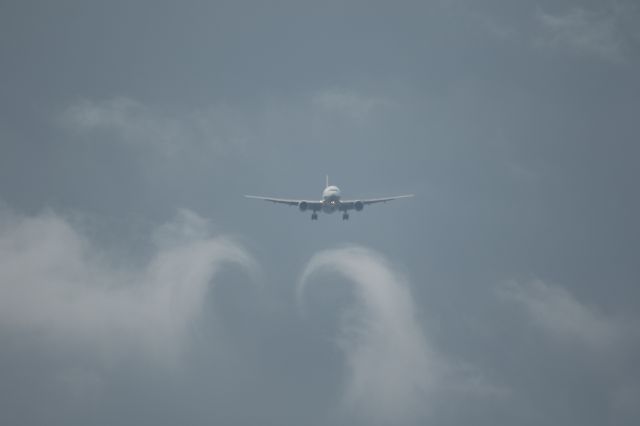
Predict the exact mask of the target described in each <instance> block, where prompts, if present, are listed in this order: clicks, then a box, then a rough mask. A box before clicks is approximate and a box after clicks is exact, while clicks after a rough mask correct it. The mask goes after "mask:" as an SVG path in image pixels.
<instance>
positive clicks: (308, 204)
mask: <svg viewBox="0 0 640 426" xmlns="http://www.w3.org/2000/svg"><path fill="white" fill-rule="evenodd" d="M245 197H246V198H253V199H256V200H264V201H270V202H272V203H276V204H287V205H289V206H301V205H304V206H305V210H307V209H309V210H314V211H317V210H320V209H321V208H322V202H321V201H307V200H290V199H286V198H271V197H261V196H259V195H245ZM302 203H304V204H302Z"/></svg>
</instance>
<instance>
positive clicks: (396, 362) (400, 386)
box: [297, 246, 442, 424]
mask: <svg viewBox="0 0 640 426" xmlns="http://www.w3.org/2000/svg"><path fill="white" fill-rule="evenodd" d="M320 271H328V272H337V273H339V274H341V275H343V276H345V277H346V278H347V279H349V280H350V281H351V282H353V284H354V286H355V290H356V291H355V294H356V299H357V307H358V310H357V312H358V314H357V315H356V317H357V318H355V320H354V321H343V324H342V330H341V333H342V337H343V339H342V340H343V342H344V345H343V347H342V349H343V350H344V353H345V356H346V363H347V365H348V369H349V377H348V380H347V383H346V390H345V395H344V402H345V404H346V406H347V408H348V409H350V410H353V411H354V412H355V413H356V414H358V415H363V416H365V417H367V418H369V419H370V420H372V421H373V420H375V421H379V422H380V423H381V424H389V422H392V423H395V424H398V422H403V421H411V420H414V419H416V418H417V417H419V416H421V415H424V414H425V413H426V411H425V409H426V406H428V394H429V392H430V391H431V390H432V389H433V388H434V385H435V383H436V382H437V381H438V377H439V376H440V375H441V374H442V366H441V365H440V362H439V361H438V359H437V356H436V355H435V353H434V351H433V350H432V348H431V347H430V345H429V343H428V341H427V339H426V338H425V336H424V334H423V332H422V330H421V329H420V326H419V324H418V322H417V321H416V318H415V313H414V304H413V301H412V299H411V294H410V292H409V287H408V285H407V283H406V281H405V280H404V278H403V277H402V276H401V275H400V274H398V273H397V272H396V271H394V270H393V268H392V267H391V266H390V265H389V264H388V263H387V261H386V260H385V259H384V258H383V257H382V256H381V255H379V254H377V253H375V252H373V251H371V250H369V249H366V248H363V247H357V246H353V247H346V248H339V249H334V250H326V251H322V252H319V253H317V254H316V255H314V256H313V257H312V258H311V260H310V261H309V262H308V264H307V265H306V267H305V269H304V272H303V273H302V276H301V278H300V281H299V284H298V288H297V292H298V300H299V303H302V301H303V298H304V292H305V288H306V287H307V285H308V284H309V282H310V278H311V276H312V275H314V274H316V273H317V272H320ZM425 403H426V404H425Z"/></svg>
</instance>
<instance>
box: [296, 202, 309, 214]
mask: <svg viewBox="0 0 640 426" xmlns="http://www.w3.org/2000/svg"><path fill="white" fill-rule="evenodd" d="M308 207H309V203H307V202H306V201H300V202H299V203H298V208H299V209H300V211H301V212H303V211H305V210H307V208H308Z"/></svg>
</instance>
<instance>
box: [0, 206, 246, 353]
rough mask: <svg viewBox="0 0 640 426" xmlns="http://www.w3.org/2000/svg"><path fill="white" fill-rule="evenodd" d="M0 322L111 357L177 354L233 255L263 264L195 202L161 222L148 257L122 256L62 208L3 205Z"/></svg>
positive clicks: (240, 262) (0, 325) (238, 259)
mask: <svg viewBox="0 0 640 426" xmlns="http://www.w3.org/2000/svg"><path fill="white" fill-rule="evenodd" d="M0 213H1V214H0V219H1V221H0V329H5V330H9V331H11V330H17V331H19V332H22V333H26V332H29V333H27V335H34V334H35V335H36V336H39V337H40V338H43V339H55V341H57V342H66V343H68V344H70V345H72V347H79V348H83V349H87V350H90V351H96V352H97V353H99V354H100V356H106V357H108V358H112V357H114V356H115V357H117V356H119V355H126V354H128V353H134V354H138V355H140V354H142V355H144V356H145V357H148V358H152V359H155V360H157V361H161V362H173V361H176V360H178V359H179V355H180V353H181V351H182V350H183V348H184V345H185V344H186V343H187V342H188V339H187V337H188V336H189V330H190V327H191V326H192V325H193V323H194V322H195V320H196V319H197V317H198V315H199V314H200V313H201V311H202V308H203V304H204V300H205V297H206V293H207V291H208V289H209V287H210V286H211V285H212V284H215V281H214V278H215V275H216V273H217V271H218V270H219V269H220V267H222V266H223V265H225V264H229V263H230V264H236V265H240V267H242V268H243V269H246V270H248V271H250V272H251V271H255V268H256V267H255V264H254V261H253V260H252V258H251V256H250V255H249V254H248V253H247V251H246V250H245V249H243V248H242V247H241V246H240V245H239V244H238V243H236V242H235V241H233V240H232V239H229V238H225V237H211V236H210V235H209V234H208V232H207V230H206V221H205V220H204V219H202V218H200V217H199V216H197V215H196V214H195V213H192V212H190V211H186V210H185V211H181V212H180V214H179V215H178V218H177V219H176V220H175V221H174V222H171V223H169V224H166V225H164V226H163V227H161V228H160V229H159V230H158V232H157V238H156V243H157V244H156V245H157V248H156V252H155V254H154V255H153V256H152V257H151V259H150V260H149V261H148V263H147V264H146V265H141V266H133V267H132V266H130V265H122V264H116V263H117V262H114V261H112V260H110V259H109V258H108V256H106V255H105V253H104V252H103V251H102V250H101V249H100V248H98V247H96V246H95V245H94V244H92V243H91V242H90V241H88V240H87V239H86V238H85V237H84V236H83V235H82V234H81V233H80V232H79V231H77V230H76V229H74V226H73V225H72V224H70V223H69V222H68V221H67V220H65V219H64V218H62V217H60V216H59V215H57V214H55V213H51V212H48V213H43V214H39V215H37V216H32V217H24V216H18V215H15V214H12V213H8V212H6V211H2V212H0Z"/></svg>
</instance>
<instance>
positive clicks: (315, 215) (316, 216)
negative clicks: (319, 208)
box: [311, 212, 318, 220]
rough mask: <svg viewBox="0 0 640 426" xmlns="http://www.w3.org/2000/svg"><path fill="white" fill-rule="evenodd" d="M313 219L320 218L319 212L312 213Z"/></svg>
mask: <svg viewBox="0 0 640 426" xmlns="http://www.w3.org/2000/svg"><path fill="white" fill-rule="evenodd" d="M311 220H318V213H315V212H314V213H312V214H311Z"/></svg>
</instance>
